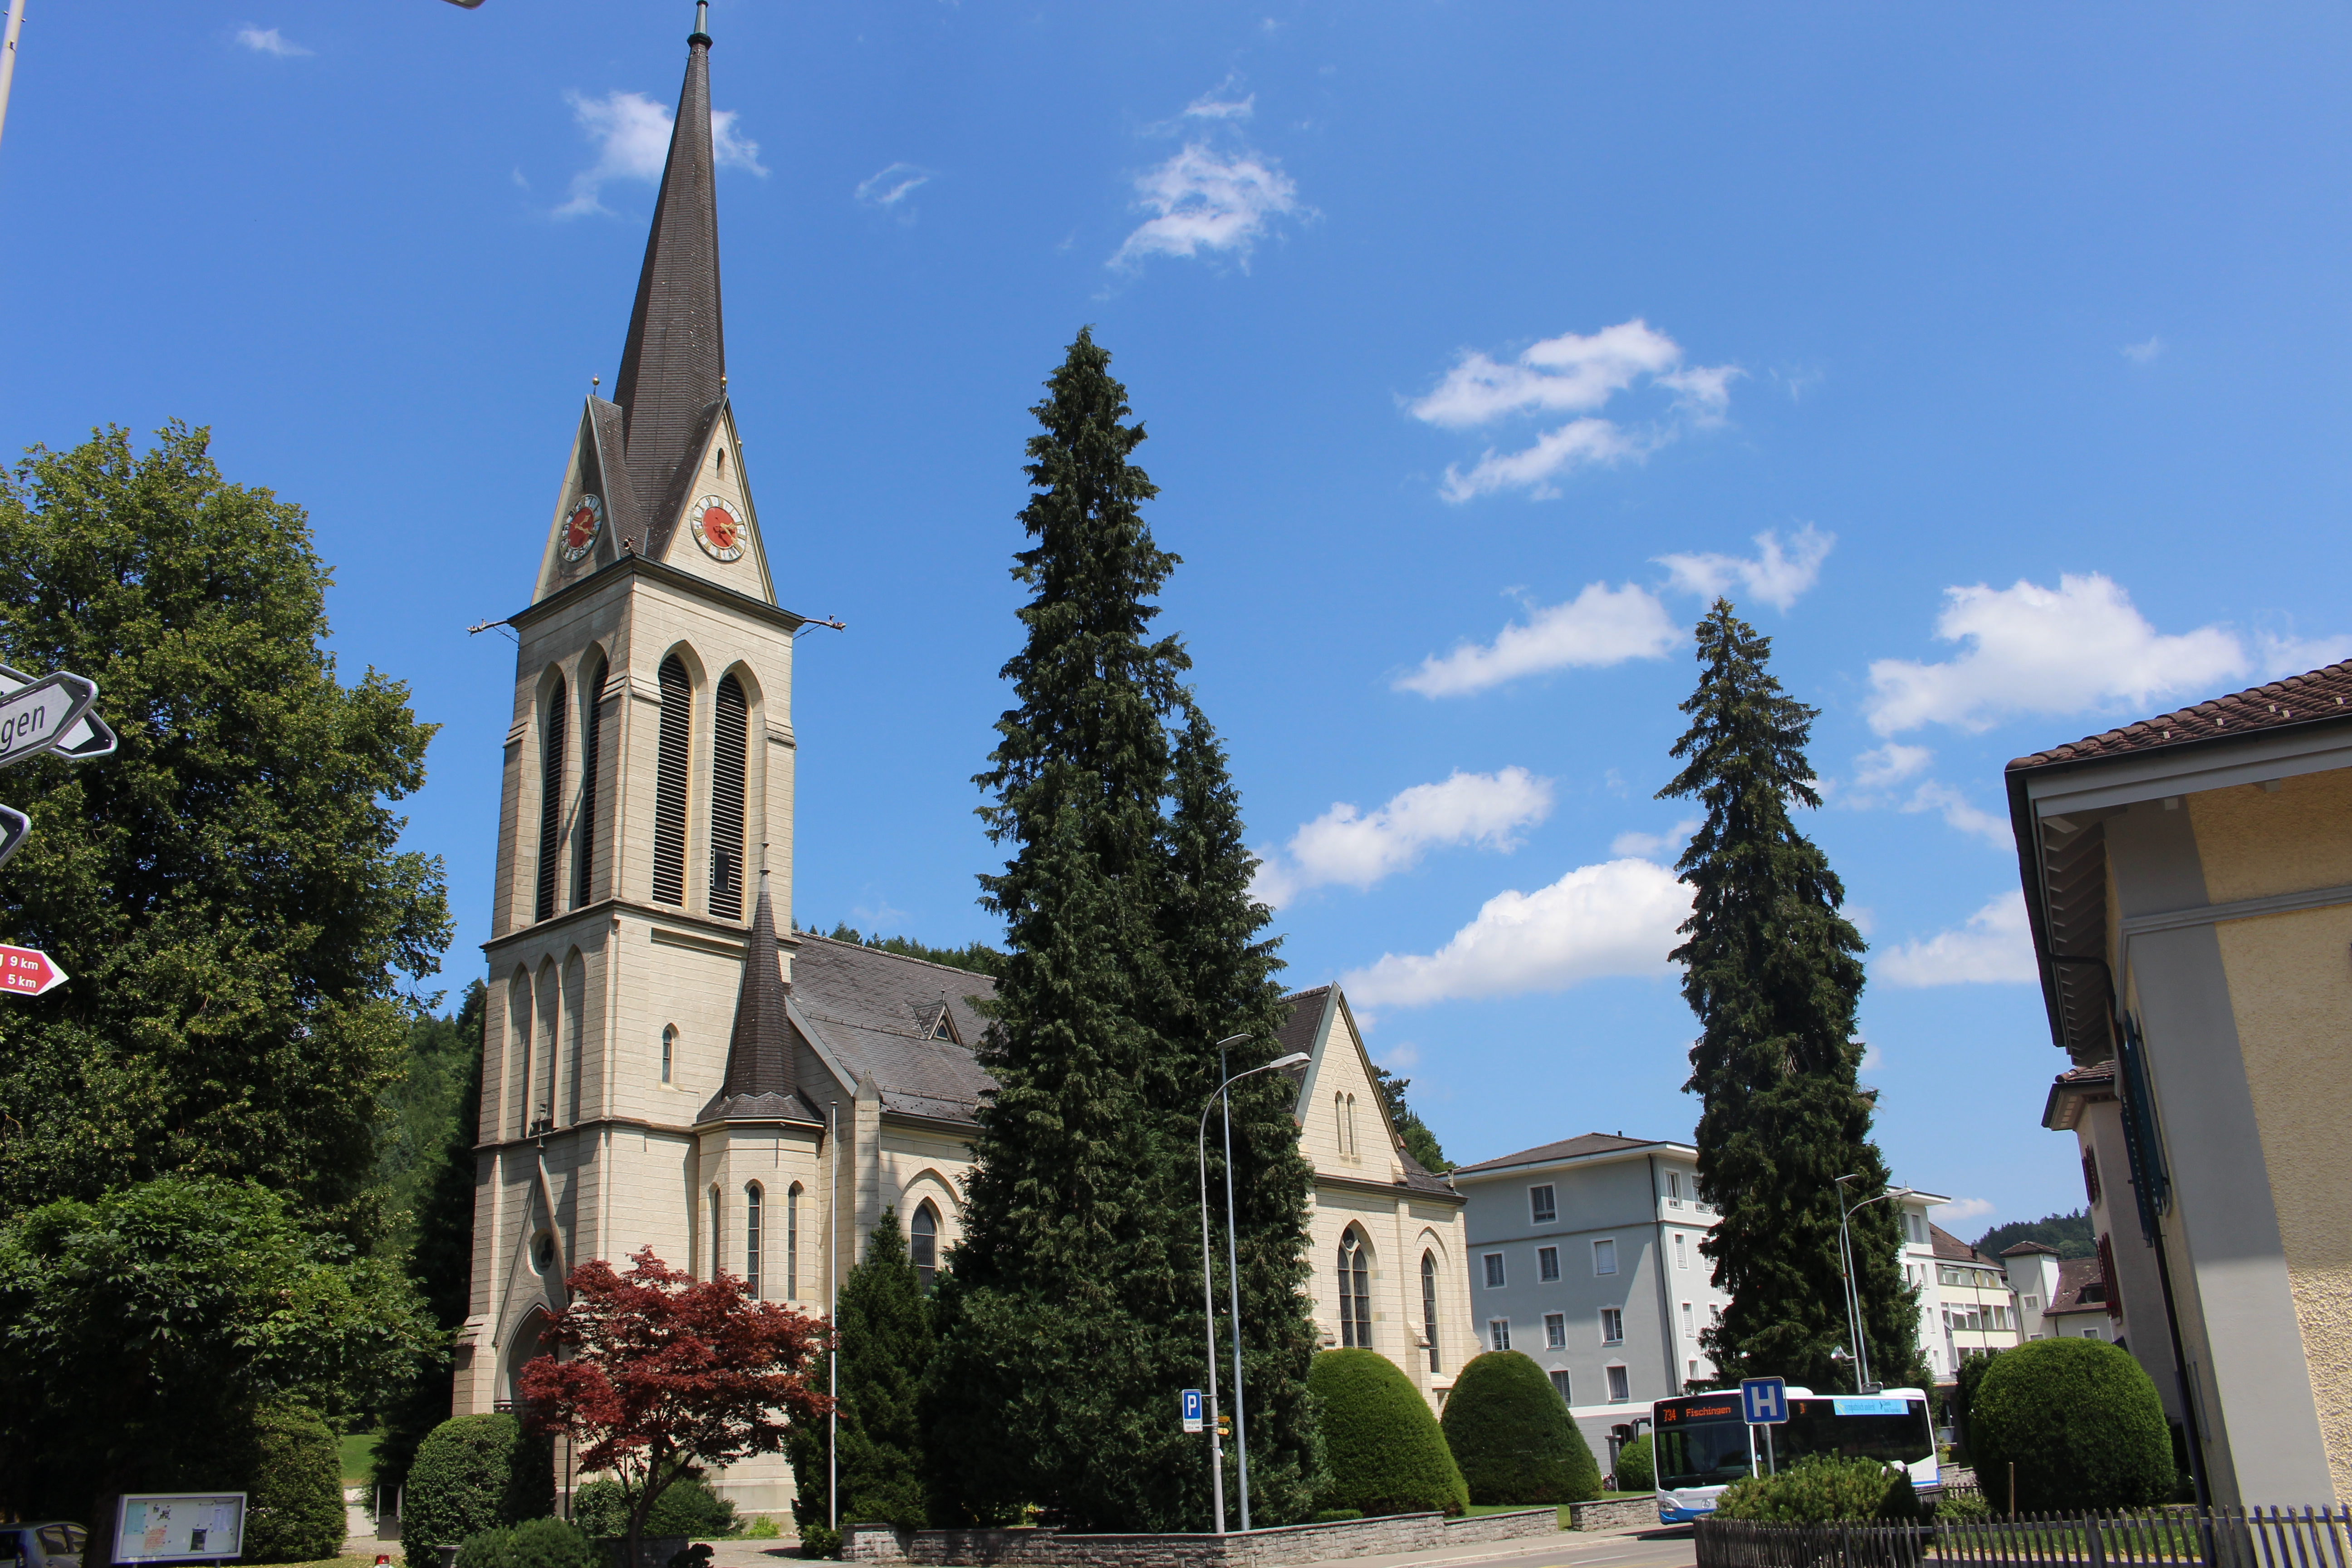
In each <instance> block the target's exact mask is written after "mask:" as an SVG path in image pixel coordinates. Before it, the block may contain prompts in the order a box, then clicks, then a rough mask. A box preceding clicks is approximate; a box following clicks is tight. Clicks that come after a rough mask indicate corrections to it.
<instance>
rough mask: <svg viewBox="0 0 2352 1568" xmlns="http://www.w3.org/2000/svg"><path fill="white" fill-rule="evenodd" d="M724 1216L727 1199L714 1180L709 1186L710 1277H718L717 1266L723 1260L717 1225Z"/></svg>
mask: <svg viewBox="0 0 2352 1568" xmlns="http://www.w3.org/2000/svg"><path fill="white" fill-rule="evenodd" d="M726 1218H727V1200H726V1199H725V1198H723V1197H721V1196H719V1184H717V1183H715V1182H714V1183H712V1184H711V1186H710V1277H711V1278H712V1279H718V1278H719V1266H720V1264H721V1263H722V1262H724V1261H725V1254H724V1252H723V1250H722V1247H721V1239H720V1238H721V1237H722V1235H723V1233H722V1232H721V1231H720V1230H719V1226H720V1225H721V1224H722V1223H723V1222H724V1221H725V1220H726Z"/></svg>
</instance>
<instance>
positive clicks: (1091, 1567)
mask: <svg viewBox="0 0 2352 1568" xmlns="http://www.w3.org/2000/svg"><path fill="white" fill-rule="evenodd" d="M1558 1530H1559V1510H1558V1509H1551V1508H1530V1509H1519V1510H1513V1511H1512V1512H1509V1513H1488V1514H1480V1515H1478V1516H1477V1517H1475V1518H1473V1519H1457V1520H1448V1519H1446V1518H1445V1517H1444V1515H1443V1514H1435V1513H1398V1514H1388V1515H1385V1516H1383V1517H1381V1518H1379V1519H1345V1520H1336V1521H1332V1522H1330V1523H1328V1524H1294V1525H1287V1526H1285V1527H1284V1528H1282V1529H1279V1530H1253V1531H1248V1532H1247V1533H1245V1534H1244V1533H1242V1532H1240V1531H1235V1532H1234V1533H1231V1534H1227V1535H1205V1534H1204V1535H1065V1534H1063V1533H1062V1532H1061V1531H1055V1530H909V1531H900V1530H894V1529H892V1528H891V1527H890V1526H889V1525H887V1524H851V1525H845V1526H844V1527H843V1528H842V1532H841V1547H842V1550H841V1554H842V1556H843V1557H845V1558H847V1559H850V1560H852V1561H855V1562H864V1563H917V1564H921V1565H922V1568H950V1565H964V1564H973V1565H984V1568H996V1565H999V1564H1002V1565H1004V1568H1025V1565H1032V1564H1034V1565H1036V1568H1281V1565H1282V1564H1286V1563H1328V1562H1331V1561H1333V1560H1335V1559H1338V1558H1343V1557H1374V1556H1385V1555H1387V1554H1389V1553H1391V1552H1426V1551H1430V1550H1432V1549H1433V1548H1437V1547H1444V1546H1456V1545H1475V1544H1477V1543H1478V1542H1487V1541H1517V1540H1518V1539H1520V1538H1521V1537H1524V1536H1536V1535H1550V1534H1553V1533H1555V1532H1557V1531H1558Z"/></svg>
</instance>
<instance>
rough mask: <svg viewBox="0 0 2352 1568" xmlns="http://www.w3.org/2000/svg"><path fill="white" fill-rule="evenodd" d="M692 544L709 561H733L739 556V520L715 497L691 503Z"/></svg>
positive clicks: (740, 551) (741, 521) (728, 506)
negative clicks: (696, 545)
mask: <svg viewBox="0 0 2352 1568" xmlns="http://www.w3.org/2000/svg"><path fill="white" fill-rule="evenodd" d="M694 542H696V543H697V544H699V545H701V546H702V552H703V553H704V554H706V555H708V556H709V557H710V558H711V559H712V560H713V561H734V560H738V559H740V557H741V555H742V553H743V520H742V519H740V518H739V517H737V516H736V515H735V509H734V508H733V507H732V506H730V505H729V504H728V503H727V502H726V501H725V500H721V499H720V498H719V497H718V496H704V497H703V498H702V499H701V500H698V501H696V502H695V503H694Z"/></svg>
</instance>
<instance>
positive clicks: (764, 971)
mask: <svg viewBox="0 0 2352 1568" xmlns="http://www.w3.org/2000/svg"><path fill="white" fill-rule="evenodd" d="M792 1030H793V1026H792V1023H791V1021H790V1020H789V1019H787V1018H786V1017H785V1016H784V973H783V966H782V963H779V962H778V960H777V956H776V917H775V912H774V910H773V909H772V906H771V905H770V903H769V901H768V874H767V873H766V872H765V871H762V872H761V873H760V901H759V902H758V904H756V905H755V906H753V908H752V910H751V940H750V941H749V942H746V943H745V944H744V950H743V978H742V981H741V983H740V984H739V985H738V986H737V988H736V992H735V1027H734V1029H733V1031H732V1033H730V1036H729V1037H728V1040H727V1078H726V1080H725V1081H724V1082H722V1083H721V1084H720V1085H719V1092H718V1093H717V1094H714V1095H712V1096H711V1097H710V1103H709V1104H708V1105H706V1106H704V1107H703V1108H702V1114H701V1116H700V1117H698V1118H697V1120H698V1121H742V1120H744V1119H746V1118H750V1119H753V1120H759V1121H765V1120H768V1119H770V1118H772V1117H778V1116H782V1115H784V1114H785V1110H783V1108H782V1102H783V1101H784V1100H788V1099H789V1098H790V1097H791V1096H792V1093H793V1087H794V1086H793V1033H792Z"/></svg>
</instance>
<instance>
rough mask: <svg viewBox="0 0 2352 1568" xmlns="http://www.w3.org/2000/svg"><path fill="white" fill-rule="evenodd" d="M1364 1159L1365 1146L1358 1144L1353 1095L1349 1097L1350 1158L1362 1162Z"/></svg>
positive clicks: (1354, 1098)
mask: <svg viewBox="0 0 2352 1568" xmlns="http://www.w3.org/2000/svg"><path fill="white" fill-rule="evenodd" d="M1363 1157H1364V1146H1363V1145H1362V1144H1361V1143H1359V1142H1356V1097H1355V1096H1354V1095H1352V1094H1351V1095H1349V1097H1348V1158H1349V1159H1350V1160H1360V1159H1362V1158H1363Z"/></svg>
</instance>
